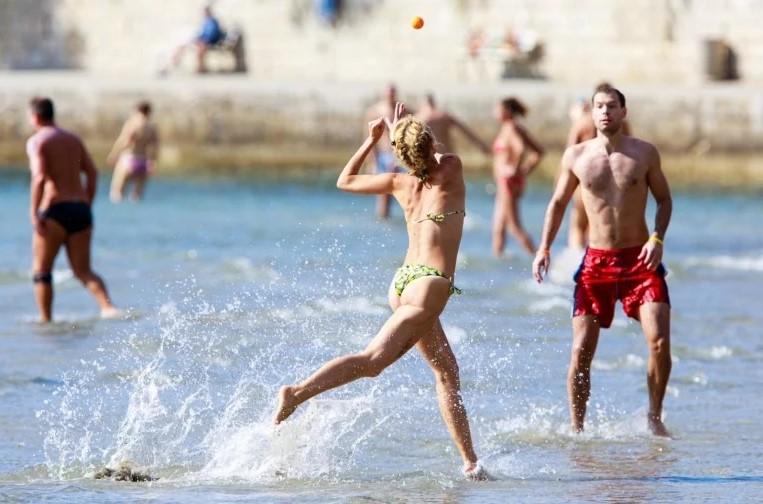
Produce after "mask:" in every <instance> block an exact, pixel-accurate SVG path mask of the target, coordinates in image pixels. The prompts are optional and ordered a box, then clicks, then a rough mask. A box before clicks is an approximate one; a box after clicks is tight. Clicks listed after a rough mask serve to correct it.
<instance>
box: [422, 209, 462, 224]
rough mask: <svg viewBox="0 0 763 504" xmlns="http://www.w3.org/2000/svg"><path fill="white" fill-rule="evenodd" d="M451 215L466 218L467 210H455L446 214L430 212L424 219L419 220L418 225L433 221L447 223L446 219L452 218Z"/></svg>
mask: <svg viewBox="0 0 763 504" xmlns="http://www.w3.org/2000/svg"><path fill="white" fill-rule="evenodd" d="M451 215H463V216H464V217H466V210H453V211H451V212H444V213H435V212H430V213H428V214H427V216H426V217H424V218H423V219H419V220H417V221H416V224H418V223H419V222H424V221H432V222H435V223H440V222H445V218H446V217H450V216H451Z"/></svg>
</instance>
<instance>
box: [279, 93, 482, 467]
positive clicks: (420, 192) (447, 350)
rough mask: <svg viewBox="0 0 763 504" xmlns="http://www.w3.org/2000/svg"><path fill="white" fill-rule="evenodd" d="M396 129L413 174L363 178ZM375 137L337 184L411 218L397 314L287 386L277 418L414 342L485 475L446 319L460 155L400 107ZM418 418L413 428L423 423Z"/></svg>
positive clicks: (458, 439)
mask: <svg viewBox="0 0 763 504" xmlns="http://www.w3.org/2000/svg"><path fill="white" fill-rule="evenodd" d="M385 123H386V125H387V127H388V129H389V130H390V132H391V137H392V139H393V140H392V142H391V143H392V144H393V145H394V149H395V154H396V155H397V156H398V158H399V159H400V160H401V161H403V162H404V163H405V164H406V166H408V167H409V169H410V170H409V172H408V173H382V174H376V175H359V174H358V172H359V171H360V168H361V167H362V166H363V162H364V161H365V158H366V157H367V156H368V155H369V154H370V153H371V152H372V151H373V150H374V148H375V146H376V144H377V143H378V142H380V141H381V139H382V138H383V137H384V136H386V135H385V133H384V130H385ZM368 130H369V134H368V138H367V139H366V140H365V141H364V142H363V144H362V145H361V146H360V148H359V149H358V150H357V152H356V153H355V154H354V155H353V156H352V158H350V160H349V161H348V163H347V165H346V166H345V167H344V169H343V170H342V173H341V174H340V175H339V179H338V180H337V187H338V188H339V189H341V190H343V191H346V192H350V193H357V194H388V195H391V196H394V197H395V199H396V200H397V202H398V203H399V204H400V207H401V208H402V210H403V212H404V214H405V220H406V223H407V230H408V250H407V252H406V256H405V260H404V263H403V266H401V267H400V268H399V269H398V270H397V272H396V273H395V276H394V278H393V280H392V283H391V285H390V288H389V293H388V298H389V304H390V307H391V308H392V311H393V313H392V316H390V318H389V319H387V321H386V322H385V323H384V325H383V326H382V328H381V330H380V331H379V333H378V334H377V335H376V336H375V337H374V338H373V339H372V340H371V341H370V342H369V344H368V346H366V348H365V350H362V351H361V352H358V353H355V354H349V355H344V356H341V357H337V358H335V359H333V360H331V361H329V362H328V363H326V364H324V365H323V366H322V367H321V368H320V369H318V370H317V371H315V372H314V373H313V374H312V375H311V376H309V377H308V378H307V379H306V380H304V381H302V382H300V383H297V384H295V385H289V386H285V387H282V388H281V390H280V392H279V401H278V409H277V411H276V414H275V417H274V422H275V423H276V424H279V423H281V422H283V421H284V420H286V419H287V418H288V417H289V416H290V415H291V414H292V413H293V412H294V410H295V409H296V408H297V407H298V406H299V405H300V404H302V403H303V402H305V401H307V400H308V399H310V398H312V397H315V396H316V395H318V394H321V393H323V392H326V391H328V390H331V389H334V388H336V387H340V386H342V385H344V384H347V383H350V382H352V381H354V380H357V379H358V378H364V377H367V378H371V377H375V376H378V375H379V374H380V373H381V372H382V371H384V370H385V369H386V368H387V367H389V366H391V365H392V364H393V363H395V362H396V361H397V360H398V359H399V358H400V357H402V356H403V355H404V354H405V353H406V352H408V350H410V349H411V348H413V347H414V346H415V347H416V348H417V349H418V350H419V352H420V353H421V355H422V356H423V357H424V359H425V360H426V362H427V363H428V364H429V366H430V368H431V369H432V371H433V373H434V377H435V386H436V390H437V399H438V401H439V405H440V413H441V414H442V417H443V419H444V421H445V424H446V425H447V427H448V430H449V431H450V434H451V436H452V438H453V440H454V442H455V444H456V447H457V448H458V451H459V453H460V454H461V458H462V459H463V463H464V467H463V471H464V474H465V475H466V476H467V477H468V478H470V479H478V480H481V479H486V477H487V475H486V473H485V471H484V469H483V468H482V466H481V465H480V464H479V462H478V459H477V455H476V454H475V452H474V448H473V445H472V439H471V432H470V429H469V420H468V417H467V414H466V409H465V408H464V404H463V401H462V399H461V391H460V383H459V373H458V364H457V362H456V356H455V355H454V354H453V350H452V349H451V347H450V344H449V343H448V339H447V338H446V336H445V332H444V331H443V328H442V324H441V323H440V314H441V313H442V311H443V310H444V309H445V305H446V304H447V303H448V300H449V298H450V296H451V295H452V294H454V293H460V291H459V290H458V289H457V288H456V287H455V285H454V284H453V277H454V275H455V270H456V258H457V256H458V249H459V246H460V243H461V235H462V232H463V227H464V216H465V211H464V208H465V202H466V185H465V183H464V177H463V168H462V166H461V160H460V159H459V158H458V156H456V155H455V154H439V153H437V152H436V151H435V147H434V146H435V138H434V135H433V134H432V130H431V129H429V128H428V127H427V126H426V125H425V124H424V123H423V122H421V121H419V120H418V119H416V118H415V117H413V116H411V115H406V111H405V108H404V107H403V105H402V104H401V103H400V104H397V106H396V108H395V112H394V114H393V117H392V120H391V121H387V120H386V119H385V118H384V117H379V118H377V119H374V120H373V121H371V122H370V123H369V125H368ZM422 421H426V420H424V419H416V420H415V421H413V423H412V428H416V427H415V426H416V424H417V423H418V422H422Z"/></svg>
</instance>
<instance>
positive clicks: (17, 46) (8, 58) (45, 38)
mask: <svg viewBox="0 0 763 504" xmlns="http://www.w3.org/2000/svg"><path fill="white" fill-rule="evenodd" d="M55 4H56V1H55V0H33V1H20V0H0V69H9V70H28V69H74V68H79V67H80V66H81V65H80V63H81V56H82V54H83V52H84V49H85V42H84V38H83V37H82V35H81V34H80V33H79V32H78V31H77V30H75V29H73V28H67V27H65V26H62V25H61V24H60V23H59V21H58V20H57V16H56V5H55Z"/></svg>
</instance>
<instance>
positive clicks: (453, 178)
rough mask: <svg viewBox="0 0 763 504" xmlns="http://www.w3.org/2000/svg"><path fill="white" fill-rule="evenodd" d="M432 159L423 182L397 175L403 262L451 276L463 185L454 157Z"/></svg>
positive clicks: (459, 230) (460, 221) (461, 221)
mask: <svg viewBox="0 0 763 504" xmlns="http://www.w3.org/2000/svg"><path fill="white" fill-rule="evenodd" d="M435 159H436V161H437V165H436V167H435V168H434V169H433V170H432V171H431V173H430V174H429V175H428V177H427V180H426V181H421V180H419V179H418V178H416V177H414V176H412V175H398V176H399V177H401V178H404V180H405V183H404V184H402V188H401V189H400V190H398V191H396V192H395V198H396V199H397V201H398V202H399V203H400V206H401V207H402V208H403V211H404V213H405V220H406V223H407V228H408V251H407V253H406V256H405V263H406V264H425V265H427V266H431V267H433V268H437V269H439V270H440V271H442V272H443V273H445V274H446V275H448V276H452V275H453V274H454V272H455V269H456V259H457V257H458V248H459V245H460V243H461V234H462V231H463V227H464V210H465V208H464V205H465V201H466V186H465V184H464V179H463V170H462V167H461V160H460V159H459V158H458V156H456V155H455V154H442V155H440V154H437V155H436V156H435Z"/></svg>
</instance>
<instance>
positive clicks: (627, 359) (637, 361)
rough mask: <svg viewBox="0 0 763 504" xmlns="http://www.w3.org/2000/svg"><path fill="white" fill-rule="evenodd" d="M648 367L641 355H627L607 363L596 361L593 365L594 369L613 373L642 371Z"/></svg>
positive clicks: (601, 360) (600, 360)
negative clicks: (613, 371) (615, 371)
mask: <svg viewBox="0 0 763 504" xmlns="http://www.w3.org/2000/svg"><path fill="white" fill-rule="evenodd" d="M644 366H646V360H644V358H643V357H641V356H640V355H634V354H627V355H625V356H623V357H620V358H618V359H616V360H614V361H606V360H603V359H594V361H593V363H591V367H593V369H600V370H602V371H612V370H615V369H641V368H643V367H644Z"/></svg>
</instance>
